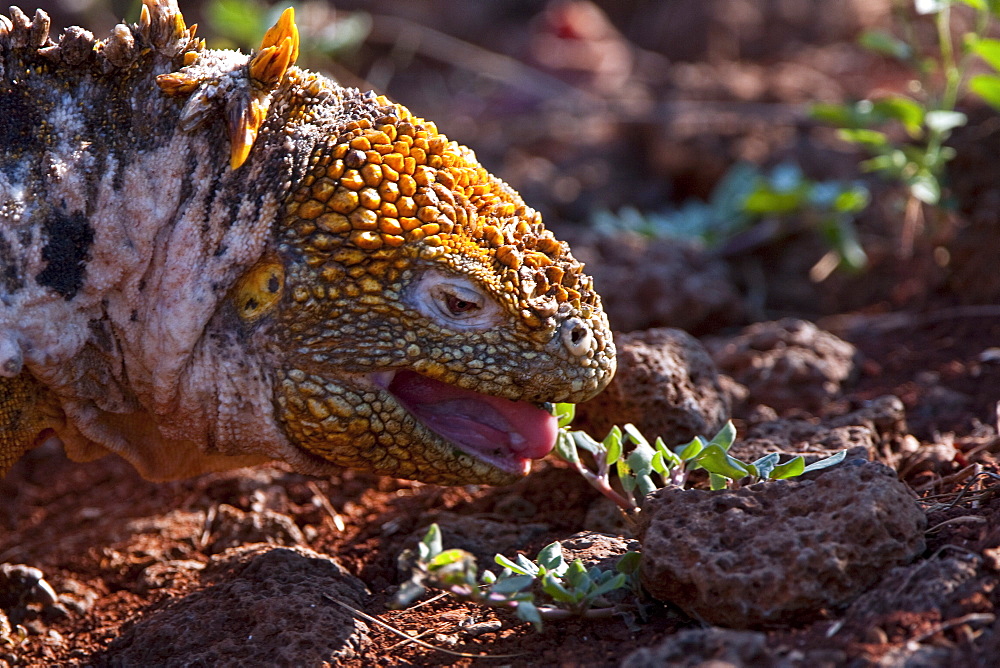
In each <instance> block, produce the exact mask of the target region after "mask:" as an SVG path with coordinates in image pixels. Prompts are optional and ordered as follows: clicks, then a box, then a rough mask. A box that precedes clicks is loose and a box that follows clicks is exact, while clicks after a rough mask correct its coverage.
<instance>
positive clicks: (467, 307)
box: [441, 289, 482, 318]
mask: <svg viewBox="0 0 1000 668" xmlns="http://www.w3.org/2000/svg"><path fill="white" fill-rule="evenodd" d="M441 292H442V293H443V294H442V295H441V301H443V302H444V305H445V308H446V309H447V310H448V313H449V314H450V315H451V316H452V317H455V318H463V317H469V316H471V315H473V314H474V313H475V312H476V311H478V310H480V309H481V308H482V306H480V304H479V302H478V301H477V300H476V299H475V298H471V299H465V298H463V296H461V295H457V294H455V293H453V292H449V291H446V290H444V289H442V290H441ZM478 296H479V295H476V297H478Z"/></svg>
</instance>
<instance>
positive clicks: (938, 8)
mask: <svg viewBox="0 0 1000 668" xmlns="http://www.w3.org/2000/svg"><path fill="white" fill-rule="evenodd" d="M959 5H965V6H966V8H967V9H968V11H971V12H972V14H973V16H972V25H973V28H972V30H971V31H969V32H965V33H963V34H962V35H961V36H960V39H958V40H957V41H956V40H955V38H954V35H953V26H952V12H953V9H956V8H957V6H959ZM912 7H913V10H914V11H915V13H916V15H918V16H929V17H930V18H932V19H933V21H934V28H935V32H936V35H937V44H936V46H935V47H931V48H928V47H925V46H924V45H922V44H921V43H920V40H919V39H918V37H917V36H918V34H919V31H917V30H916V27H917V26H916V22H915V20H914V18H913V15H912V14H911V13H910V12H909V11H906V10H905V9H904V8H900V11H898V12H897V16H898V17H899V26H898V28H899V32H900V33H901V34H902V35H903V38H900V37H897V36H896V35H894V34H892V33H889V32H884V31H881V30H872V31H868V32H866V33H864V34H863V35H862V36H861V38H860V40H859V41H860V43H861V45H862V46H864V47H865V48H867V49H869V50H872V51H874V52H876V53H880V54H882V55H884V56H888V57H890V58H892V59H894V60H896V61H898V62H900V63H903V64H905V65H906V66H908V67H910V68H911V69H912V71H913V72H914V78H913V80H912V81H911V82H910V84H909V86H908V88H907V89H908V91H909V94H907V95H902V94H896V95H886V96H884V97H880V98H878V99H873V100H861V101H859V102H855V103H851V104H817V105H814V106H813V108H812V114H813V117H814V118H817V119H819V120H821V121H824V122H827V123H830V124H831V125H834V126H836V127H838V128H840V132H839V134H840V137H841V138H842V139H844V140H845V141H847V142H850V143H852V144H855V145H857V146H859V147H861V148H862V149H864V150H865V151H866V152H867V153H868V154H869V155H870V156H871V157H870V158H869V159H868V160H866V161H864V162H863V163H862V164H861V166H862V169H864V170H865V171H870V172H874V173H876V174H879V175H881V176H883V177H886V178H888V179H890V180H893V181H897V182H899V183H901V184H903V185H904V186H905V188H906V192H907V202H906V207H905V216H904V228H903V234H902V243H903V247H904V249H905V250H906V251H907V252H909V250H910V249H911V248H912V245H913V240H914V236H915V234H916V232H917V230H918V229H919V227H920V225H921V222H920V221H921V220H922V219H923V213H922V211H923V205H930V206H935V207H936V206H940V205H941V204H942V202H943V197H944V196H943V190H944V189H943V185H942V184H943V180H944V176H945V167H946V165H947V163H948V162H949V161H950V160H951V159H952V158H954V157H955V151H954V149H952V148H950V147H948V146H945V145H944V143H945V142H946V141H947V139H948V138H949V137H950V135H951V133H952V131H953V130H955V128H958V127H961V126H963V125H965V124H966V122H967V121H968V119H967V118H966V116H965V114H963V113H961V112H959V111H956V105H957V103H958V100H959V99H960V98H961V97H962V95H963V94H965V93H972V94H974V95H977V96H979V97H980V98H982V99H983V100H985V101H986V102H987V103H988V104H990V105H991V106H993V107H994V108H996V109H1000V76H998V75H997V74H995V73H990V74H982V73H981V74H976V75H975V76H971V77H970V76H969V72H970V66H971V65H972V64H973V63H974V62H975V61H976V59H977V57H978V58H981V59H982V60H983V61H985V62H986V63H987V64H988V65H989V66H990V68H991V69H992V70H994V71H998V70H1000V40H995V39H988V38H986V37H985V35H986V34H988V32H989V30H990V28H991V27H993V26H994V25H995V22H994V19H995V18H996V17H997V16H1000V2H997V0H914V1H913V3H912ZM893 124H895V125H896V126H897V127H899V128H901V129H902V131H903V135H904V136H903V137H898V136H897V137H894V136H893V135H892V134H891V133H890V129H891V126H892V125H893Z"/></svg>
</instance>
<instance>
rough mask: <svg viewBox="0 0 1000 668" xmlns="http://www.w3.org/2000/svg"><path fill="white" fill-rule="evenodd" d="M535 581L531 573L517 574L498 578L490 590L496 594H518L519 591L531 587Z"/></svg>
mask: <svg viewBox="0 0 1000 668" xmlns="http://www.w3.org/2000/svg"><path fill="white" fill-rule="evenodd" d="M534 581H535V578H533V577H531V576H530V575H515V576H513V577H509V578H504V579H502V580H497V581H496V582H495V583H493V586H491V587H490V591H491V592H492V593H494V594H500V595H501V596H507V595H510V594H516V593H517V592H519V591H521V590H523V589H527V588H528V587H530V586H531V583H533V582H534Z"/></svg>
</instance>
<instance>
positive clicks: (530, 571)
mask: <svg viewBox="0 0 1000 668" xmlns="http://www.w3.org/2000/svg"><path fill="white" fill-rule="evenodd" d="M517 556H518V557H519V559H518V561H520V559H522V558H523V555H520V554H519V555H517ZM493 561H495V562H496V563H497V564H498V565H500V566H503V567H504V568H507V569H509V570H511V571H513V572H514V573H518V574H520V575H530V576H532V577H534V576H535V575H536V574H537V573H538V567H537V566H535V565H534V564H532V563H530V562H529V566H530V568H525V567H524V566H523V565H521V564H517V563H514V562H513V561H511V560H510V559H508V558H507V557H505V556H503V555H502V554H498V555H496V556H495V557H493Z"/></svg>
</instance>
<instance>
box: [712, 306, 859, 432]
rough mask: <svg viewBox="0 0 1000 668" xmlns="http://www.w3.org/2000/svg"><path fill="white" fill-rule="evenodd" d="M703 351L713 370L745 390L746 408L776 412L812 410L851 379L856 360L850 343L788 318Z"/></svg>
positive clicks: (752, 327)
mask: <svg viewBox="0 0 1000 668" xmlns="http://www.w3.org/2000/svg"><path fill="white" fill-rule="evenodd" d="M709 347H710V349H711V350H712V357H713V358H714V359H715V363H716V365H717V366H718V368H719V371H721V372H722V373H725V374H728V375H730V376H732V378H733V379H734V380H735V381H736V382H738V383H740V384H741V385H744V386H746V388H747V390H748V393H749V396H748V398H747V404H748V405H753V404H765V405H767V406H771V407H772V408H774V409H776V410H777V411H778V412H779V413H780V412H784V411H787V410H790V409H793V408H799V409H803V410H806V411H810V412H818V411H819V410H820V409H821V408H822V407H823V405H824V404H825V403H826V402H828V401H829V400H830V399H832V398H834V397H836V396H838V395H839V394H840V390H841V387H842V386H843V384H844V383H845V382H847V381H848V380H849V379H850V378H852V377H853V376H854V373H855V367H856V362H857V357H858V354H857V350H856V349H855V348H854V346H852V345H851V344H850V343H847V342H846V341H843V340H841V339H839V338H837V337H836V336H834V335H833V334H830V333H829V332H825V331H823V330H821V329H819V328H818V327H817V326H816V325H814V324H813V323H811V322H807V321H805V320H797V319H794V318H785V319H783V320H778V321H776V322H760V323H756V324H753V325H750V326H749V327H747V328H746V329H744V330H743V332H742V333H741V334H739V335H738V336H736V337H734V338H731V339H728V340H726V341H723V342H721V343H719V342H716V343H714V344H711V345H710V346H709Z"/></svg>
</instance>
